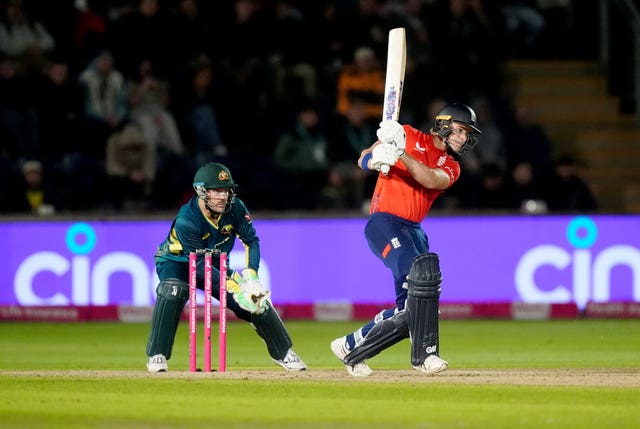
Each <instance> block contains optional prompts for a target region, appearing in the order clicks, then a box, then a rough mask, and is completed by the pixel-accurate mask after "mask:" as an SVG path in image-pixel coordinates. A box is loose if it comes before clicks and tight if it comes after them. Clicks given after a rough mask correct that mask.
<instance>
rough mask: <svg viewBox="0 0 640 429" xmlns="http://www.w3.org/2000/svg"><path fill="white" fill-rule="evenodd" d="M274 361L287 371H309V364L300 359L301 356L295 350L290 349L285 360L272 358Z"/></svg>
mask: <svg viewBox="0 0 640 429" xmlns="http://www.w3.org/2000/svg"><path fill="white" fill-rule="evenodd" d="M272 360H273V361H274V362H275V363H277V364H278V365H280V366H282V367H283V368H284V369H286V370H287V371H304V370H306V369H307V364H306V363H304V362H303V361H302V359H300V356H298V355H297V354H296V352H294V351H293V349H289V351H288V352H287V354H286V355H285V357H284V358H282V359H280V360H277V359H273V358H272Z"/></svg>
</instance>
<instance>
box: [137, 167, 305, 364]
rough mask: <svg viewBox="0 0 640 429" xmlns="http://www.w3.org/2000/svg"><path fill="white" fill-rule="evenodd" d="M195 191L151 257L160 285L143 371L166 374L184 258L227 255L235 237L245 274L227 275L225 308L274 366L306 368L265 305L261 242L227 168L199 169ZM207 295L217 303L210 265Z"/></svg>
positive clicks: (200, 273)
mask: <svg viewBox="0 0 640 429" xmlns="http://www.w3.org/2000/svg"><path fill="white" fill-rule="evenodd" d="M193 188H194V189H195V191H196V195H194V196H193V197H192V198H191V199H190V200H189V201H188V202H187V203H186V204H185V205H183V206H182V207H181V208H180V210H179V212H178V215H177V216H176V218H175V219H174V220H173V223H172V224H171V228H170V229H169V233H168V234H167V237H166V238H165V240H164V241H163V242H162V243H161V244H160V246H159V247H158V251H157V252H156V255H155V262H156V272H157V273H158V278H159V280H160V283H159V284H158V287H157V288H156V304H155V307H154V309H153V319H152V321H151V332H150V333H149V340H148V342H147V356H148V357H149V360H148V362H147V370H148V371H149V372H162V371H167V370H168V365H167V360H169V359H170V358H171V351H172V349H173V342H174V339H175V336H176V331H177V329H178V324H179V322H180V316H181V314H182V311H183V308H184V306H185V304H186V303H187V301H188V299H189V253H190V252H194V251H196V250H198V249H218V250H220V251H222V252H226V253H227V254H230V253H231V249H232V248H233V245H234V243H235V239H236V237H237V238H238V239H239V240H240V241H241V242H242V243H243V244H244V247H245V249H246V258H245V259H246V268H245V269H243V270H241V271H233V270H229V273H230V278H229V279H228V280H227V290H228V292H229V298H230V299H228V300H227V306H228V308H229V309H230V310H231V311H233V312H234V313H235V315H236V316H237V317H238V318H240V319H242V320H246V321H247V322H249V323H251V325H252V326H253V327H254V328H255V330H256V332H257V333H258V335H259V336H260V338H262V339H263V340H264V342H265V343H266V345H267V350H268V352H269V355H270V356H271V358H272V359H273V361H274V362H275V363H277V364H278V365H281V366H282V367H284V368H285V369H287V370H289V371H302V370H306V369H307V365H306V364H305V363H304V362H303V361H302V360H301V359H300V357H298V355H297V354H296V352H294V351H293V349H292V348H291V347H292V345H293V343H292V341H291V338H290V337H289V333H288V332H287V329H286V328H285V326H284V323H283V322H282V320H281V319H280V316H279V315H278V313H277V311H276V310H275V309H274V307H273V305H272V304H271V301H270V294H271V292H270V291H268V290H266V289H264V288H263V287H262V285H261V283H260V280H259V278H258V268H259V265H260V240H259V238H258V236H257V235H256V230H255V228H254V226H253V223H252V218H251V215H250V214H249V211H248V210H247V207H246V206H245V205H244V203H243V202H242V201H241V200H240V199H239V198H237V197H236V184H235V183H234V181H233V179H232V177H231V172H230V171H229V169H228V168H227V167H225V166H224V165H222V164H218V163H213V162H212V163H208V164H205V165H203V166H201V167H200V168H199V169H198V171H197V172H196V174H195V178H194V180H193ZM212 265H213V273H212V278H213V288H212V289H213V290H212V295H213V297H215V298H216V299H219V298H220V296H219V278H220V276H219V270H218V269H217V267H219V266H220V264H219V260H216V258H215V255H214V260H213V264H212ZM203 277H204V260H203V258H199V260H198V264H197V279H198V281H197V284H198V287H199V288H200V289H202V288H203V285H204V282H203Z"/></svg>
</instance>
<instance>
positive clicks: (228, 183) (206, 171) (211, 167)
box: [193, 162, 237, 213]
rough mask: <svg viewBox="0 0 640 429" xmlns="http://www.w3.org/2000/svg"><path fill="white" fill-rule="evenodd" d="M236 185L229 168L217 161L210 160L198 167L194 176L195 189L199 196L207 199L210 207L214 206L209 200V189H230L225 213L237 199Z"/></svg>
mask: <svg viewBox="0 0 640 429" xmlns="http://www.w3.org/2000/svg"><path fill="white" fill-rule="evenodd" d="M236 186H237V185H236V184H235V182H234V181H233V178H232V177H231V172H230V171H229V169H228V168H227V167H225V166H224V165H222V164H219V163H217V162H209V163H207V164H204V165H202V166H201V167H200V168H198V171H196V175H195V177H194V178H193V189H195V191H196V193H197V194H198V197H200V198H202V199H203V200H204V201H205V204H206V205H207V207H208V208H209V209H212V208H211V207H210V206H209V202H208V201H207V189H229V201H228V202H227V206H226V207H225V211H224V212H225V213H226V212H228V211H229V210H230V209H231V205H232V204H233V201H234V200H235V197H236Z"/></svg>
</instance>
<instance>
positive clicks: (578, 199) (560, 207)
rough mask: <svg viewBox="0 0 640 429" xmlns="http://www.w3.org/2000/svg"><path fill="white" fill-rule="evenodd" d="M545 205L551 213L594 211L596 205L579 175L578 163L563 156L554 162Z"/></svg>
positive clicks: (569, 157) (589, 190)
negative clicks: (553, 172)
mask: <svg viewBox="0 0 640 429" xmlns="http://www.w3.org/2000/svg"><path fill="white" fill-rule="evenodd" d="M547 203H548V205H549V209H550V210H553V211H567V212H580V211H591V212H593V211H596V210H597V209H598V203H597V201H596V199H595V197H594V196H593V194H592V192H591V189H589V185H588V184H587V182H586V181H585V180H584V178H583V177H582V176H581V175H580V171H579V163H578V161H577V160H576V159H575V158H573V157H572V156H570V155H563V156H561V157H560V158H558V160H557V161H556V164H555V174H554V176H553V177H552V179H551V181H550V183H549V186H548V197H547Z"/></svg>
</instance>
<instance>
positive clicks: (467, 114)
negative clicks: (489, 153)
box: [433, 103, 482, 152]
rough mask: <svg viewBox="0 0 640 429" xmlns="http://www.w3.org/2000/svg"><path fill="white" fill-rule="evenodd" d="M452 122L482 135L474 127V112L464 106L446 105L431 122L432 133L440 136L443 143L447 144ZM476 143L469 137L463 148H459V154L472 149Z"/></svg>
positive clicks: (473, 138) (458, 104) (472, 137)
mask: <svg viewBox="0 0 640 429" xmlns="http://www.w3.org/2000/svg"><path fill="white" fill-rule="evenodd" d="M452 122H458V123H460V124H463V125H466V126H467V127H469V128H470V129H471V132H472V133H474V134H481V133H482V131H480V129H479V128H478V127H477V125H476V112H475V111H474V110H473V109H472V108H471V107H469V106H467V105H466V104H462V103H450V104H447V105H446V106H444V107H443V108H442V109H441V110H440V111H439V112H438V114H437V115H436V117H435V119H434V122H433V131H434V132H436V133H437V134H438V135H439V136H441V137H442V138H443V139H444V140H445V142H447V138H448V137H449V135H450V134H451V132H452V131H453V130H452V129H451V123H452ZM477 143H478V139H477V138H476V137H475V136H469V137H468V138H467V141H466V142H465V144H464V146H462V147H461V148H460V152H462V151H464V150H469V149H473V148H474V147H475V145H476V144H477ZM447 144H448V143H447Z"/></svg>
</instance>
